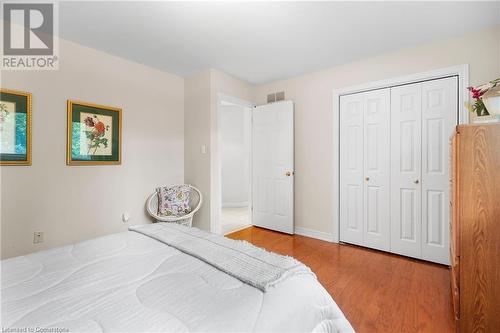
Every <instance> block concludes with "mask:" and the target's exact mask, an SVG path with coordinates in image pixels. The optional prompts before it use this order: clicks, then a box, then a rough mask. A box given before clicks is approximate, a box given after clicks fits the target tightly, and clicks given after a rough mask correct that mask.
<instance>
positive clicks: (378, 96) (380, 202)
mask: <svg viewBox="0 0 500 333" xmlns="http://www.w3.org/2000/svg"><path fill="white" fill-rule="evenodd" d="M390 143H391V141H390V89H381V90H375V91H371V92H367V93H365V99H364V176H365V178H364V182H365V184H364V203H365V209H364V225H365V234H364V241H365V245H366V246H368V247H371V248H375V249H379V250H384V251H389V249H390V218H391V216H390V195H391V192H390V191H391V189H390V176H391V175H390V170H391V169H390Z"/></svg>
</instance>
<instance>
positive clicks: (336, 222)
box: [332, 64, 470, 243]
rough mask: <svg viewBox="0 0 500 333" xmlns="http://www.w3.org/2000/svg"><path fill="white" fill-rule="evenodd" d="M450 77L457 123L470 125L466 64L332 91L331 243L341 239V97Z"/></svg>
mask: <svg viewBox="0 0 500 333" xmlns="http://www.w3.org/2000/svg"><path fill="white" fill-rule="evenodd" d="M449 76H458V87H459V89H458V106H459V108H460V107H461V108H462V109H461V111H459V112H458V123H459V124H467V123H469V111H468V110H467V109H466V108H465V103H466V102H468V101H469V100H470V97H469V93H468V90H467V87H468V86H469V65H468V64H464V65H458V66H452V67H446V68H441V69H436V70H432V71H428V72H423V73H417V74H412V75H407V76H401V77H397V78H392V79H387V80H381V81H375V82H369V83H364V84H361V85H357V86H351V87H346V88H340V89H334V90H333V131H332V133H333V135H332V140H333V161H334V162H333V177H332V179H333V181H332V187H333V191H332V193H333V200H332V207H333V221H332V223H333V242H335V243H338V242H339V238H340V156H339V151H340V150H339V143H340V128H339V124H340V96H342V95H348V94H354V93H360V92H365V91H369V90H375V89H382V88H390V87H394V86H398V85H404V84H410V83H416V82H421V81H428V80H434V79H441V78H445V77H449Z"/></svg>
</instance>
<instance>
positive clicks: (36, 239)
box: [33, 231, 43, 244]
mask: <svg viewBox="0 0 500 333" xmlns="http://www.w3.org/2000/svg"><path fill="white" fill-rule="evenodd" d="M39 243H43V232H41V231H35V233H34V234H33V244H39Z"/></svg>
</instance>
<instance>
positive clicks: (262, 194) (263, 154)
mask: <svg viewBox="0 0 500 333" xmlns="http://www.w3.org/2000/svg"><path fill="white" fill-rule="evenodd" d="M252 117H253V126H252V197H253V198H252V203H253V219H252V220H253V221H252V224H253V225H255V226H258V227H263V228H267V229H272V230H276V231H281V232H286V233H289V234H293V231H294V227H293V174H294V172H293V168H294V164H293V150H294V148H293V102H292V101H283V102H277V103H272V104H266V105H262V106H257V107H255V108H254V109H253V115H252Z"/></svg>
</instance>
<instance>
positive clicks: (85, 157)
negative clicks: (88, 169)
mask: <svg viewBox="0 0 500 333" xmlns="http://www.w3.org/2000/svg"><path fill="white" fill-rule="evenodd" d="M66 138H67V139H66V164H67V165H70V166H72V165H120V164H121V159H122V109H121V108H118V107H113V106H107V105H100V104H94V103H88V102H82V101H76V100H68V102H67V132H66ZM98 150H99V151H98Z"/></svg>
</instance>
